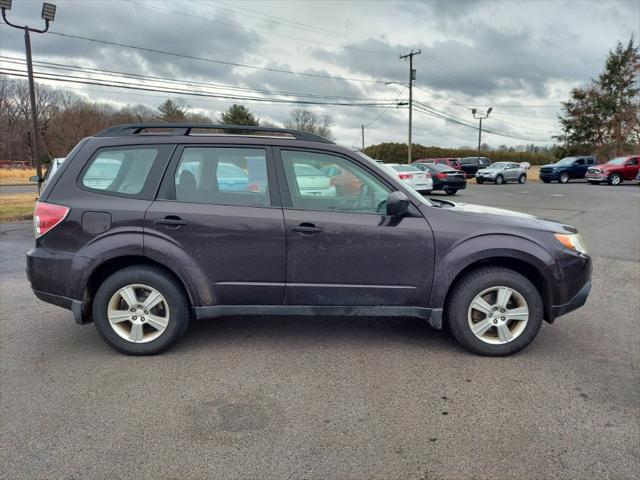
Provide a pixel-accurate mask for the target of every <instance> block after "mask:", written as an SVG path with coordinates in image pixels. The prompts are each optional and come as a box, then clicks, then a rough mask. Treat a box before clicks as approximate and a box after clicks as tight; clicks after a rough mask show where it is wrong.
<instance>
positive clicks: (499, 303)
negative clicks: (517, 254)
mask: <svg viewBox="0 0 640 480" xmlns="http://www.w3.org/2000/svg"><path fill="white" fill-rule="evenodd" d="M446 315H447V321H448V325H449V328H450V330H451V333H452V334H453V336H454V337H455V338H456V340H458V342H460V344H461V345H462V346H463V347H465V348H466V349H468V350H470V351H471V352H474V353H477V354H479V355H489V356H504V355H511V354H512V353H516V352H518V351H520V350H522V349H523V348H525V347H526V346H527V345H529V344H530V343H531V342H532V341H533V339H534V338H535V337H536V335H537V334H538V331H539V330H540V326H541V325H542V316H543V306H542V298H541V297H540V293H539V292H538V290H537V289H536V287H535V286H534V285H533V283H531V282H530V281H529V280H528V279H527V278H526V277H524V276H523V275H521V274H519V273H518V272H516V271H514V270H510V269H507V268H502V267H485V268H480V269H478V270H475V271H473V272H471V273H469V274H467V275H466V276H465V277H463V278H462V280H460V281H459V282H458V283H457V284H456V285H455V287H454V289H453V291H452V292H451V295H450V297H449V300H448V302H447V306H446Z"/></svg>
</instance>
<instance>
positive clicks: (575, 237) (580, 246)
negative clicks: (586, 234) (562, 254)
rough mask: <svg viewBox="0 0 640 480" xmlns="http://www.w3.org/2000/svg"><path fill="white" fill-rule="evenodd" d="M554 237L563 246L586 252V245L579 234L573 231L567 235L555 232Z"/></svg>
mask: <svg viewBox="0 0 640 480" xmlns="http://www.w3.org/2000/svg"><path fill="white" fill-rule="evenodd" d="M555 237H556V238H557V239H558V241H559V242H560V243H561V244H562V245H564V246H565V247H567V248H569V249H571V250H575V251H576V252H580V253H584V254H585V255H586V254H587V246H586V245H585V243H584V241H583V240H582V237H581V236H580V234H578V233H574V234H571V235H569V234H566V233H556V234H555Z"/></svg>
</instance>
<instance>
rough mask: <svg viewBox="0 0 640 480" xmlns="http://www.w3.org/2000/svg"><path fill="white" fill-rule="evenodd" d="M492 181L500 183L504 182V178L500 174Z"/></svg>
mask: <svg viewBox="0 0 640 480" xmlns="http://www.w3.org/2000/svg"><path fill="white" fill-rule="evenodd" d="M494 181H495V182H496V185H502V184H503V183H504V178H503V177H502V175H498V176H497V177H496V179H495V180H494Z"/></svg>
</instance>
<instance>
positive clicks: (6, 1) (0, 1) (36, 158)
mask: <svg viewBox="0 0 640 480" xmlns="http://www.w3.org/2000/svg"><path fill="white" fill-rule="evenodd" d="M0 9H2V19H3V20H4V21H5V23H6V24H7V25H9V26H10V27H13V28H18V29H20V30H24V46H25V50H26V53H27V73H28V75H29V103H31V138H32V141H33V148H32V159H31V165H32V166H34V167H36V175H37V177H38V188H39V186H40V183H41V182H42V165H41V163H40V155H39V153H38V112H37V110H36V88H35V84H34V81H33V65H32V62H31V37H30V35H29V32H34V33H45V32H46V31H47V30H49V22H53V19H54V18H55V16H56V6H55V5H53V4H51V3H43V4H42V18H43V19H44V22H45V26H44V28H43V29H37V28H31V27H29V26H28V25H22V26H20V25H15V24H13V23H11V22H10V21H9V20H7V13H6V12H7V11H8V10H11V0H0Z"/></svg>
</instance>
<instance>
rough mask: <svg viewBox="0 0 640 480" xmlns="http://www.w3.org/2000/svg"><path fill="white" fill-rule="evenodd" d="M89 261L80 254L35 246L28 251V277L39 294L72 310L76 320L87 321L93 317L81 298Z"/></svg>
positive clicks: (78, 321)
mask: <svg viewBox="0 0 640 480" xmlns="http://www.w3.org/2000/svg"><path fill="white" fill-rule="evenodd" d="M88 264H89V259H87V258H85V257H81V256H79V255H70V254H64V253H53V252H50V251H49V250H47V249H45V248H42V247H35V248H32V249H31V250H29V252H28V253H27V279H28V280H29V282H30V283H31V289H32V290H33V293H34V294H35V295H36V297H38V298H39V299H40V300H42V301H43V302H47V303H51V304H53V305H57V306H59V307H62V308H66V309H67V310H71V311H72V312H73V315H74V318H75V320H76V322H77V323H81V324H85V323H89V322H90V321H91V318H90V315H89V314H88V312H87V308H86V307H87V305H85V304H84V303H83V300H82V299H83V296H84V283H83V280H82V279H83V273H84V272H86V270H87V268H88Z"/></svg>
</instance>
